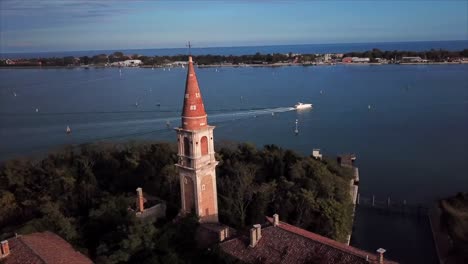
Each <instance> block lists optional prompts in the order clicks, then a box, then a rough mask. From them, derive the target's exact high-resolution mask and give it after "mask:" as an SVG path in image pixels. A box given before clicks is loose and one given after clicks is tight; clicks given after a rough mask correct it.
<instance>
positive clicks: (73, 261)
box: [4, 232, 93, 264]
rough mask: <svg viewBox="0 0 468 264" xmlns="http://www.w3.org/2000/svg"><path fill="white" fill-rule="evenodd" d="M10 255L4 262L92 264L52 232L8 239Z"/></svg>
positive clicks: (22, 263)
mask: <svg viewBox="0 0 468 264" xmlns="http://www.w3.org/2000/svg"><path fill="white" fill-rule="evenodd" d="M8 244H9V245H10V255H8V256H7V257H5V258H4V261H5V263H4V264H92V263H93V262H92V261H91V260H90V259H89V258H87V257H86V256H84V255H83V254H81V253H80V252H78V251H75V249H73V247H72V246H71V245H70V244H68V243H67V241H65V240H63V239H62V238H61V237H59V236H57V235H56V234H54V233H51V232H43V233H32V234H29V235H22V236H18V237H14V238H10V239H8Z"/></svg>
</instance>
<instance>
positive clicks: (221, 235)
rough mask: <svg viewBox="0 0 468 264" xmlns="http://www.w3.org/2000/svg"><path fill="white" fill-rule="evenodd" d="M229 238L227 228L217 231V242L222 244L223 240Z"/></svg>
mask: <svg viewBox="0 0 468 264" xmlns="http://www.w3.org/2000/svg"><path fill="white" fill-rule="evenodd" d="M228 238H229V227H226V228H224V229H222V230H221V231H219V242H223V241H224V240H226V239H228Z"/></svg>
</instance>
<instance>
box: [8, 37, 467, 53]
mask: <svg viewBox="0 0 468 264" xmlns="http://www.w3.org/2000/svg"><path fill="white" fill-rule="evenodd" d="M455 41H468V39H455V40H412V41H371V42H335V43H303V44H267V45H239V46H204V47H193V48H192V49H210V48H242V47H275V46H304V45H343V44H366V43H367V44H373V43H375V44H379V43H414V42H455ZM168 49H184V47H172V48H169V47H164V48H121V49H114V48H111V49H84V50H54V51H19V52H0V54H28V53H53V52H85V51H121V50H168Z"/></svg>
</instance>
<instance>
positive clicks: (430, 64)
mask: <svg viewBox="0 0 468 264" xmlns="http://www.w3.org/2000/svg"><path fill="white" fill-rule="evenodd" d="M462 64H468V61H462V62H424V63H410V62H407V63H398V64H386V63H372V62H371V63H335V64H328V63H323V64H301V63H277V64H242V65H223V64H218V65H217V64H210V65H197V66H196V67H197V68H249V67H252V68H276V67H278V68H279V67H299V66H302V67H321V66H387V65H424V66H435V65H462ZM79 68H82V69H86V68H88V69H110V68H118V67H113V66H96V65H89V66H87V67H84V66H10V65H0V70H1V69H70V70H72V69H79ZM123 68H143V69H148V68H156V69H163V68H181V67H167V66H166V67H163V66H151V65H141V66H137V67H123Z"/></svg>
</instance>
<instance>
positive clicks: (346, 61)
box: [341, 57, 353, 63]
mask: <svg viewBox="0 0 468 264" xmlns="http://www.w3.org/2000/svg"><path fill="white" fill-rule="evenodd" d="M341 62H343V63H352V62H353V58H351V57H344V58H343V59H342V60H341Z"/></svg>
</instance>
